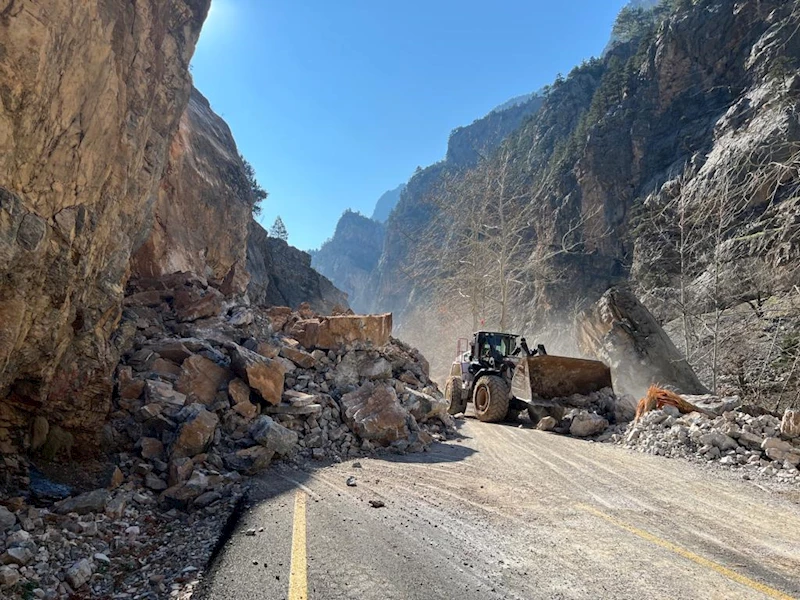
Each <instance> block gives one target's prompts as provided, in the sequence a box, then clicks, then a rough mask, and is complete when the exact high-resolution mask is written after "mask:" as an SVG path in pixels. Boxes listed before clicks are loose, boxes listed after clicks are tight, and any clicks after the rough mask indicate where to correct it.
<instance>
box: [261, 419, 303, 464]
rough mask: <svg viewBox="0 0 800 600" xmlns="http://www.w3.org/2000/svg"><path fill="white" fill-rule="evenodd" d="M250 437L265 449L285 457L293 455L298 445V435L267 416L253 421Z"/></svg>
mask: <svg viewBox="0 0 800 600" xmlns="http://www.w3.org/2000/svg"><path fill="white" fill-rule="evenodd" d="M250 437H251V438H253V440H255V441H256V442H258V443H259V444H261V445H262V446H264V448H267V449H268V450H272V451H273V452H275V453H277V454H281V455H284V456H286V455H288V454H291V452H292V450H294V447H295V446H296V445H297V434H296V433H295V432H294V431H292V430H291V429H287V428H286V427H284V426H283V425H281V424H280V423H276V422H275V421H273V420H272V418H271V417H268V416H267V415H261V416H259V417H258V418H257V419H256V420H255V421H253V424H252V425H251V426H250Z"/></svg>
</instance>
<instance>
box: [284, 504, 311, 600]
mask: <svg viewBox="0 0 800 600" xmlns="http://www.w3.org/2000/svg"><path fill="white" fill-rule="evenodd" d="M288 600H308V562H307V560H306V494H305V492H303V491H302V490H297V491H296V492H295V496H294V524H293V526H292V564H291V567H290V571H289V596H288Z"/></svg>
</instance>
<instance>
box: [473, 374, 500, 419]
mask: <svg viewBox="0 0 800 600" xmlns="http://www.w3.org/2000/svg"><path fill="white" fill-rule="evenodd" d="M472 402H473V404H474V405H475V416H476V417H478V419H479V420H480V421H483V422H485V423H499V422H500V421H502V420H503V419H505V417H506V413H508V403H509V398H508V386H507V385H506V382H505V381H503V379H502V378H500V377H497V376H496V375H484V376H483V377H481V378H480V379H478V382H477V383H476V384H475V392H474V395H473V397H472Z"/></svg>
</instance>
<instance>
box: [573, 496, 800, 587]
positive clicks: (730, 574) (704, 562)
mask: <svg viewBox="0 0 800 600" xmlns="http://www.w3.org/2000/svg"><path fill="white" fill-rule="evenodd" d="M578 508H580V509H581V510H584V511H586V512H588V513H591V514H593V515H595V516H596V517H600V518H601V519H604V520H606V521H608V522H609V523H612V524H613V525H616V526H617V527H619V528H621V529H624V530H625V531H628V532H630V533H632V534H634V535H636V536H639V537H640V538H642V539H644V540H647V541H648V542H651V543H653V544H655V545H657V546H661V547H662V548H665V549H666V550H669V551H670V552H674V553H675V554H677V555H678V556H682V557H683V558H686V559H688V560H691V561H692V562H694V563H697V564H698V565H700V566H703V567H706V568H707V569H711V570H712V571H716V572H717V573H719V574H720V575H722V576H723V577H727V578H728V579H731V580H733V581H735V582H736V583H740V584H742V585H746V586H747V587H749V588H751V589H754V590H756V591H757V592H761V593H762V594H764V595H765V596H768V597H770V598H777V599H778V600H796V599H795V598H793V597H792V596H789V595H787V594H784V593H783V592H781V591H780V590H776V589H775V588H771V587H769V586H768V585H764V584H763V583H759V582H758V581H754V580H753V579H750V578H749V577H745V576H744V575H741V574H739V573H737V572H736V571H732V570H731V569H729V568H727V567H723V566H722V565H721V564H719V563H715V562H714V561H712V560H708V559H707V558H704V557H702V556H700V555H699V554H695V553H694V552H691V551H689V550H686V549H685V548H681V547H680V546H677V545H675V544H673V543H672V542H668V541H667V540H664V539H661V538H660V537H658V536H655V535H653V534H652V533H650V532H649V531H645V530H643V529H639V528H638V527H634V526H633V525H628V524H627V523H625V522H624V521H620V520H619V519H617V518H615V517H612V516H611V515H608V514H606V513H604V512H602V511H600V510H597V509H596V508H594V507H593V506H588V505H586V504H579V505H578Z"/></svg>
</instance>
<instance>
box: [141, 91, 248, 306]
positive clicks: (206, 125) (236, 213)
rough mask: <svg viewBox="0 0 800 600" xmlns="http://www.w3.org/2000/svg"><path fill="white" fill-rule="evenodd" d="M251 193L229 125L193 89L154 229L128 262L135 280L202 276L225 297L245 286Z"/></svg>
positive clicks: (175, 141)
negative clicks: (185, 274)
mask: <svg viewBox="0 0 800 600" xmlns="http://www.w3.org/2000/svg"><path fill="white" fill-rule="evenodd" d="M251 196H252V191H251V189H250V184H249V182H248V180H247V177H246V176H245V174H244V170H243V167H242V163H241V159H240V158H239V153H238V151H237V149H236V142H234V140H233V135H232V134H231V131H230V129H229V128H228V125H227V124H226V123H225V121H223V120H222V119H221V118H220V117H219V116H218V115H216V114H215V113H214V111H212V110H211V107H210V106H209V103H208V100H206V99H205V98H204V97H203V95H202V94H201V93H200V92H198V91H197V90H196V89H192V95H191V98H190V100H189V105H188V106H187V107H186V111H185V112H184V113H183V117H181V123H180V127H179V129H178V133H177V134H176V135H175V138H174V139H173V140H172V145H171V146H170V153H169V162H168V163H167V167H166V170H165V173H164V178H163V179H162V180H161V186H160V187H159V192H158V200H157V202H156V207H155V219H154V222H153V229H152V230H151V232H150V236H149V237H148V239H147V241H146V242H145V243H144V245H143V246H142V247H141V248H139V250H138V251H137V252H136V254H135V255H134V256H133V261H132V264H131V270H132V276H133V277H160V276H162V275H166V274H169V273H178V272H193V273H196V274H198V275H202V276H204V277H206V278H208V279H209V281H210V282H211V283H213V284H215V285H216V286H218V287H221V288H223V293H226V294H230V293H242V292H244V290H245V288H246V286H247V280H248V276H247V270H246V266H245V260H246V240H247V234H248V223H249V221H250V215H251V212H252V204H253V201H252V197H251Z"/></svg>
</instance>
